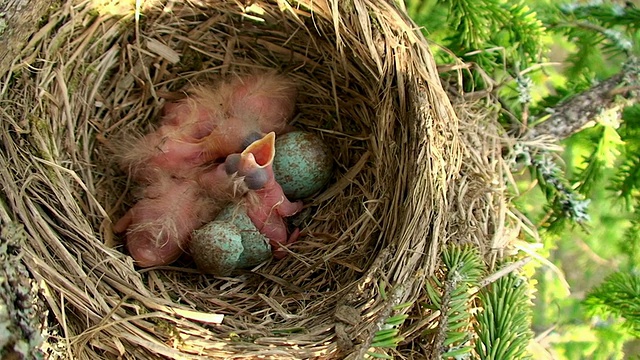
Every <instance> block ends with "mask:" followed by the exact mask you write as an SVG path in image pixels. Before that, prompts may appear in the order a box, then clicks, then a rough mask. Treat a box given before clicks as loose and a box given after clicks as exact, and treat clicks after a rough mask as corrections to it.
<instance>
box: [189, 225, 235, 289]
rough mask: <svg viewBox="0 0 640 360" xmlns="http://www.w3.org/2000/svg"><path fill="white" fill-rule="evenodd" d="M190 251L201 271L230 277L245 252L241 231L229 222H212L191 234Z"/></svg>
mask: <svg viewBox="0 0 640 360" xmlns="http://www.w3.org/2000/svg"><path fill="white" fill-rule="evenodd" d="M189 250H190V252H191V256H192V257H193V260H194V261H195V263H196V266H197V267H198V269H200V271H202V272H205V273H208V274H213V275H218V276H224V275H229V274H231V272H232V271H233V269H235V268H236V267H237V265H238V259H239V258H240V255H241V254H242V251H243V250H244V247H243V246H242V235H241V232H240V229H238V227H237V226H236V225H234V224H233V223H230V222H227V221H212V222H210V223H208V224H206V225H205V226H203V227H202V228H200V229H198V230H195V231H194V232H193V233H192V234H191V242H190V243H189Z"/></svg>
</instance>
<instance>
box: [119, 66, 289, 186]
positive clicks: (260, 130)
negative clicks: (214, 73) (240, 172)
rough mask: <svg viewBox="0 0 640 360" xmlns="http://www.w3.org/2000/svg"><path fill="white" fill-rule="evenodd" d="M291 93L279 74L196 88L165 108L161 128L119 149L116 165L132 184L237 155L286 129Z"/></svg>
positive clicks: (255, 76)
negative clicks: (127, 173)
mask: <svg viewBox="0 0 640 360" xmlns="http://www.w3.org/2000/svg"><path fill="white" fill-rule="evenodd" d="M296 95H297V92H296V88H295V86H294V84H293V83H292V82H291V81H290V80H289V79H287V78H286V77H284V76H282V75H277V74H275V73H268V74H261V75H251V76H247V77H240V78H235V79H233V80H231V81H227V82H222V83H220V84H219V85H218V86H216V87H212V88H205V87H197V88H193V89H191V90H190V91H189V96H188V97H186V98H184V99H182V100H179V101H177V102H175V103H169V104H167V105H166V106H165V109H164V116H163V118H162V120H161V126H160V127H159V128H158V129H157V130H156V131H155V132H153V133H150V134H148V135H146V136H143V137H141V138H138V139H136V140H135V141H133V142H132V143H131V144H126V143H125V144H124V145H123V149H122V151H119V152H118V153H120V163H121V165H122V166H123V167H124V168H127V169H130V171H131V172H132V173H133V175H134V178H135V179H137V180H145V179H146V180H148V178H149V176H152V175H153V174H155V169H161V170H163V171H165V172H166V173H169V174H172V175H176V174H180V173H182V172H183V171H184V170H187V169H190V168H193V167H195V166H200V165H203V164H206V163H208V162H211V161H215V160H217V159H224V158H225V157H226V156H227V155H229V154H232V153H237V152H240V151H242V149H244V148H245V147H246V146H248V145H249V144H250V143H251V142H253V141H254V140H256V139H259V138H260V137H262V135H263V134H265V133H268V132H271V131H274V132H276V133H278V134H279V133H282V132H284V131H286V130H287V123H288V121H289V120H291V117H292V116H293V113H294V109H295V100H296Z"/></svg>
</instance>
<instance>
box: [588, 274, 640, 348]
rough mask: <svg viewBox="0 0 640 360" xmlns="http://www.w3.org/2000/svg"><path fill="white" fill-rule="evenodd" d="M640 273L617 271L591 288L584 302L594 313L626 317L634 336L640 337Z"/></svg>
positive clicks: (627, 325)
mask: <svg viewBox="0 0 640 360" xmlns="http://www.w3.org/2000/svg"><path fill="white" fill-rule="evenodd" d="M638 299H640V274H639V273H638V272H637V271H635V272H617V273H614V274H612V275H610V276H608V277H607V278H606V279H605V280H604V282H603V283H602V284H600V285H599V286H598V287H596V288H595V289H593V290H591V291H590V292H589V294H588V295H587V297H586V298H585V300H584V304H585V305H586V306H587V308H588V309H589V311H590V312H591V313H592V314H593V315H598V316H611V315H613V316H615V317H622V318H624V319H625V326H626V328H627V329H628V330H629V333H630V334H631V335H633V336H636V337H640V301H638Z"/></svg>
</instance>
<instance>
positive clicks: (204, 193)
mask: <svg viewBox="0 0 640 360" xmlns="http://www.w3.org/2000/svg"><path fill="white" fill-rule="evenodd" d="M232 187H233V182H232V178H231V177H230V176H229V175H227V174H226V172H225V171H224V166H223V165H216V166H215V168H214V169H212V170H209V171H193V172H191V174H190V176H189V178H187V179H176V178H172V177H169V176H166V175H164V176H160V178H159V179H158V180H157V181H156V182H154V183H151V184H150V185H148V186H147V187H146V188H145V190H144V198H143V199H141V200H140V201H138V202H137V203H136V204H135V205H134V206H133V207H132V208H131V209H129V211H128V212H127V213H126V214H125V215H124V216H123V217H122V218H121V219H120V220H119V221H118V222H117V223H116V224H115V226H114V231H115V232H117V233H119V232H124V231H126V244H127V250H128V251H129V253H130V255H131V257H133V259H134V260H135V261H136V265H138V266H140V267H150V266H159V265H168V264H170V263H172V262H174V261H176V260H177V259H178V258H179V257H180V256H181V255H182V254H183V252H184V251H185V249H187V245H188V242H189V240H190V236H191V232H192V231H194V230H196V229H198V228H200V227H201V226H203V225H204V224H206V223H208V222H210V221H212V220H213V219H214V218H215V217H216V215H217V214H218V212H219V211H220V209H221V207H222V205H223V204H224V203H225V202H226V201H229V200H230V199H231V198H232Z"/></svg>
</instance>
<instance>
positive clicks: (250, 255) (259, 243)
mask: <svg viewBox="0 0 640 360" xmlns="http://www.w3.org/2000/svg"><path fill="white" fill-rule="evenodd" d="M216 221H224V222H228V223H231V224H233V225H235V226H236V227H237V228H238V230H239V231H240V236H241V238H242V247H243V250H242V253H241V254H240V257H239V258H238V261H237V263H236V267H238V268H246V267H251V266H255V265H258V264H260V263H261V262H263V261H265V260H267V259H269V258H270V257H271V245H269V239H267V237H266V236H264V235H262V234H261V233H260V231H258V229H257V228H256V226H255V225H254V224H253V222H252V221H251V219H250V218H249V216H248V215H247V212H246V210H245V208H244V207H243V206H242V204H239V205H229V206H227V207H226V208H224V209H223V210H222V211H221V212H220V214H219V215H218V217H216Z"/></svg>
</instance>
